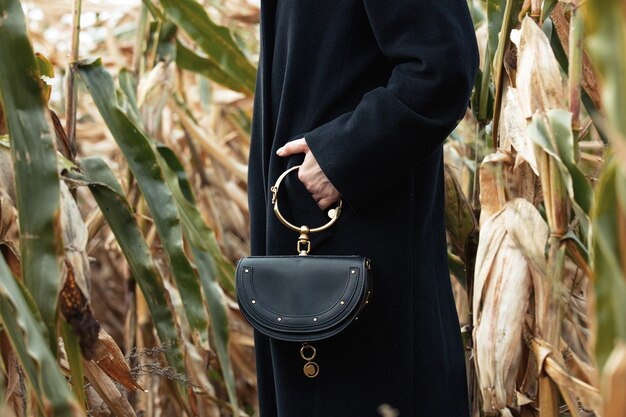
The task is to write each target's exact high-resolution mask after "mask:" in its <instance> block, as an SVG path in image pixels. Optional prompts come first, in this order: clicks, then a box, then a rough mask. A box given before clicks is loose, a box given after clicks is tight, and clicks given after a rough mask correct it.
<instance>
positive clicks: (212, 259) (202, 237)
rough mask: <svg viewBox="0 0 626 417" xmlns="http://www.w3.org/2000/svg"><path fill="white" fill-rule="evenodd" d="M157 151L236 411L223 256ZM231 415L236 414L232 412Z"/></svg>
mask: <svg viewBox="0 0 626 417" xmlns="http://www.w3.org/2000/svg"><path fill="white" fill-rule="evenodd" d="M157 149H158V151H159V154H160V158H159V163H160V164H161V169H162V170H163V173H164V175H165V179H166V181H167V183H168V185H169V187H170V189H171V190H172V193H173V195H174V198H175V200H176V203H177V204H178V209H179V211H180V213H181V218H182V219H183V220H182V223H183V229H184V230H185V235H186V236H187V237H188V238H189V241H190V246H191V249H192V252H193V255H194V260H195V264H196V266H197V268H198V273H199V275H200V281H201V282H202V286H203V288H204V294H205V296H206V300H207V304H208V307H209V314H210V315H211V331H212V333H213V337H214V339H215V347H216V350H217V356H218V359H219V361H220V364H221V366H222V373H223V375H224V381H225V382H226V389H227V391H228V396H229V399H230V402H231V404H232V406H233V408H235V409H236V408H237V392H236V385H235V376H234V374H233V371H232V367H231V365H230V358H229V356H228V333H229V330H228V317H227V315H226V306H225V305H224V301H223V295H222V294H223V293H222V289H221V288H220V286H219V284H218V281H217V278H216V277H217V275H218V264H219V260H222V262H224V256H223V255H222V254H221V253H220V252H219V248H218V247H217V242H216V240H215V235H214V233H213V231H212V230H211V229H209V228H208V227H207V225H206V223H205V222H204V220H203V219H202V216H201V214H200V212H199V210H198V207H197V206H196V204H195V201H194V198H193V193H192V191H191V187H190V184H189V180H188V179H187V175H186V173H185V171H184V169H183V166H182V164H181V163H180V161H179V160H178V158H177V157H176V154H175V153H174V152H173V151H172V150H171V149H169V148H167V147H165V146H159V147H158V148H157ZM216 260H217V262H216ZM235 414H237V413H236V412H235Z"/></svg>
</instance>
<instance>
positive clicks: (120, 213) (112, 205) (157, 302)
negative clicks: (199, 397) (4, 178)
mask: <svg viewBox="0 0 626 417" xmlns="http://www.w3.org/2000/svg"><path fill="white" fill-rule="evenodd" d="M81 165H82V167H83V169H84V171H85V177H77V178H78V179H80V180H82V181H85V182H86V183H87V185H88V186H89V189H90V190H91V193H92V194H93V196H94V198H95V199H96V202H97V203H98V206H99V207H100V210H101V211H102V214H103V215H104V218H105V219H106V221H107V224H108V225H109V227H110V228H111V231H112V232H113V234H114V235H115V239H116V240H117V242H118V244H119V245H120V249H121V250H122V253H123V254H124V257H125V258H126V261H127V262H128V266H129V267H130V270H131V272H132V274H133V277H134V278H135V280H136V281H137V284H139V288H141V291H142V293H143V295H144V297H145V299H146V302H147V304H148V308H149V310H150V315H151V316H152V321H153V323H154V327H155V328H156V331H157V335H158V336H159V340H160V341H161V343H168V344H169V347H168V348H167V349H166V351H165V356H166V358H167V361H168V363H169V364H170V366H171V367H172V368H173V369H174V370H175V371H176V372H178V373H180V374H184V373H185V365H184V362H183V354H182V348H181V343H180V340H179V337H178V331H177V328H176V322H175V320H174V315H173V314H172V311H171V310H170V307H169V305H168V302H167V298H166V290H165V286H164V285H163V279H162V277H161V275H160V274H159V271H158V269H157V267H156V265H155V263H154V260H153V258H152V255H151V254H150V249H149V248H148V246H147V244H146V242H145V240H144V238H143V235H142V234H141V230H139V226H138V225H137V221H136V220H135V216H134V213H133V211H132V209H131V207H130V204H128V201H126V197H125V196H124V192H123V190H122V187H121V185H120V184H119V183H118V182H117V179H116V178H115V176H114V174H113V172H112V171H111V170H110V168H109V167H108V166H107V165H106V163H105V162H104V161H103V160H102V159H100V158H87V159H84V160H82V161H81Z"/></svg>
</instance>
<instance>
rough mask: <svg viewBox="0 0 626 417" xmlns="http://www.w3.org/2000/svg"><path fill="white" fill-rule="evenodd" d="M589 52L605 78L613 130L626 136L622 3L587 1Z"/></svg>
mask: <svg viewBox="0 0 626 417" xmlns="http://www.w3.org/2000/svg"><path fill="white" fill-rule="evenodd" d="M585 12H586V14H585V26H586V28H588V32H589V36H588V37H587V40H588V45H589V52H590V54H591V56H592V58H593V62H594V66H595V67H596V69H597V70H598V73H599V74H600V77H601V78H602V81H603V82H602V99H603V102H604V104H605V109H606V113H607V116H608V119H609V120H610V122H611V123H612V124H613V128H614V129H615V130H617V131H619V132H620V133H621V135H622V140H623V138H624V137H626V117H624V109H625V108H626V12H624V2H623V1H622V0H589V1H587V2H585Z"/></svg>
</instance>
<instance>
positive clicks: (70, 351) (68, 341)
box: [61, 321, 87, 409]
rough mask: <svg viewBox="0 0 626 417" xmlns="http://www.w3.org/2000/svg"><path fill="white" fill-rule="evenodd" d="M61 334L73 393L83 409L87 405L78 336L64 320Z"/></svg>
mask: <svg viewBox="0 0 626 417" xmlns="http://www.w3.org/2000/svg"><path fill="white" fill-rule="evenodd" d="M61 335H62V337H63V346H64V347H65V355H66V356H67V362H68V363H69V365H70V373H71V375H72V389H73V391H74V395H76V398H77V400H78V403H79V404H80V406H81V407H83V409H84V408H85V407H86V406H87V398H86V396H85V387H84V375H85V374H84V372H83V355H82V353H81V351H80V345H79V341H78V336H76V334H75V333H74V331H73V330H72V327H71V326H70V325H69V324H67V322H66V321H62V322H61Z"/></svg>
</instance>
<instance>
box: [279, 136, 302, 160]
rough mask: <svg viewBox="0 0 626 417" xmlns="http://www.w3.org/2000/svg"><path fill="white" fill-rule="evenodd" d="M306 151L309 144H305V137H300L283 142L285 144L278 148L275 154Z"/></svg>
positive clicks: (283, 154) (287, 154) (284, 154)
mask: <svg viewBox="0 0 626 417" xmlns="http://www.w3.org/2000/svg"><path fill="white" fill-rule="evenodd" d="M308 151H309V145H307V144H306V139H305V138H302V139H296V140H292V141H291V142H288V143H287V144H285V146H283V147H281V148H279V149H278V150H277V151H276V154H278V156H282V157H285V156H289V155H293V154H297V153H306V152H308Z"/></svg>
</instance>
